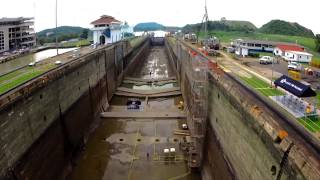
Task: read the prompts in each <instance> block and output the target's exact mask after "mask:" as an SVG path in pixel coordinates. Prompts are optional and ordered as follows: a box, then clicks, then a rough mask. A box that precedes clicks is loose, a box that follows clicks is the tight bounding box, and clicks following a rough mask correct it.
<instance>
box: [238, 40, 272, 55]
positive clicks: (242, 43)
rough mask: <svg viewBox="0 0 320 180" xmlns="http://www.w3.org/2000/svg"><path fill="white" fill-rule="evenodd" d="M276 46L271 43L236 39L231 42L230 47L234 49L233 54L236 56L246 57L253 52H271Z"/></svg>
mask: <svg viewBox="0 0 320 180" xmlns="http://www.w3.org/2000/svg"><path fill="white" fill-rule="evenodd" d="M276 44H277V43H276V42H272V41H259V40H243V39H237V40H235V41H233V43H232V46H233V47H235V53H236V54H237V55H239V56H248V55H249V54H250V53H254V52H273V49H274V47H275V45H276Z"/></svg>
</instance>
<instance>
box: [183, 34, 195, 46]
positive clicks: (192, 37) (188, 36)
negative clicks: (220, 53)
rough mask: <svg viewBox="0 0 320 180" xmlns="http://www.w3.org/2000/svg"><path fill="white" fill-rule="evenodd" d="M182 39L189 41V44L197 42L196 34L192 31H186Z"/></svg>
mask: <svg viewBox="0 0 320 180" xmlns="http://www.w3.org/2000/svg"><path fill="white" fill-rule="evenodd" d="M184 40H185V41H189V42H191V44H196V43H197V42H198V38H197V35H196V34H194V33H188V34H185V35H184Z"/></svg>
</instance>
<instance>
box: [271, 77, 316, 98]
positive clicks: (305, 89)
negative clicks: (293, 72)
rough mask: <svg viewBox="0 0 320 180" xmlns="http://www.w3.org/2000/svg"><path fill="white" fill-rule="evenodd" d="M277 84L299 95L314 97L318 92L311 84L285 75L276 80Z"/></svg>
mask: <svg viewBox="0 0 320 180" xmlns="http://www.w3.org/2000/svg"><path fill="white" fill-rule="evenodd" d="M274 84H275V85H276V86H279V87H282V88H283V89H285V90H287V91H289V92H290V93H292V94H294V95H295V96H297V97H313V96H316V95H317V94H316V92H314V91H313V90H312V89H311V88H310V86H307V85H305V84H302V83H301V82H299V81H296V80H294V79H291V78H290V77H288V76H286V75H283V76H281V77H280V78H279V79H277V80H276V81H274Z"/></svg>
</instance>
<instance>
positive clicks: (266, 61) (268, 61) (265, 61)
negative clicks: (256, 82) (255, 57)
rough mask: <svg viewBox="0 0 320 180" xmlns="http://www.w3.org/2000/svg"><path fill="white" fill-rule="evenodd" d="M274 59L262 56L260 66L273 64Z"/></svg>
mask: <svg viewBox="0 0 320 180" xmlns="http://www.w3.org/2000/svg"><path fill="white" fill-rule="evenodd" d="M272 61H273V58H272V57H270V56H262V57H261V58H260V59H259V62H260V64H272Z"/></svg>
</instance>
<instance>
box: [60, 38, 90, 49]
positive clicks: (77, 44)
mask: <svg viewBox="0 0 320 180" xmlns="http://www.w3.org/2000/svg"><path fill="white" fill-rule="evenodd" d="M88 45H90V41H88V40H87V39H83V40H80V41H77V42H66V43H63V44H62V47H64V48H67V47H81V46H88Z"/></svg>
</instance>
